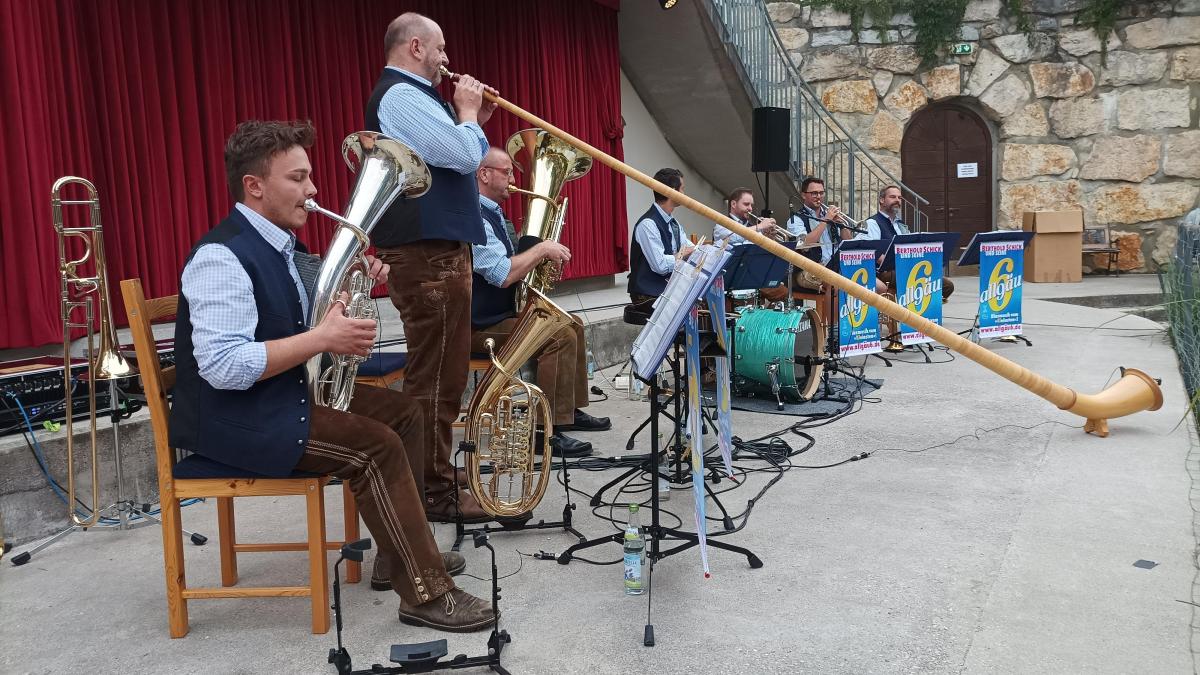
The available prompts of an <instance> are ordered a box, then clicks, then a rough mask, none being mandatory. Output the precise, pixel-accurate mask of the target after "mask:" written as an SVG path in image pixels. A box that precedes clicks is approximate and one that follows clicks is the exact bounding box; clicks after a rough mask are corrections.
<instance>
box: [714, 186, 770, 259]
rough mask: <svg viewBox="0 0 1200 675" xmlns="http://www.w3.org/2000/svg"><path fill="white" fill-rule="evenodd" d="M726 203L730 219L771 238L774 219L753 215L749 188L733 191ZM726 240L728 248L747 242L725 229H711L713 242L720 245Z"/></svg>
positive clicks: (752, 196) (751, 195)
mask: <svg viewBox="0 0 1200 675" xmlns="http://www.w3.org/2000/svg"><path fill="white" fill-rule="evenodd" d="M726 201H727V202H728V204H729V217H730V218H733V219H734V220H736V221H738V222H739V223H741V224H742V225H745V226H747V227H753V228H754V229H756V230H758V231H759V232H762V233H763V234H765V235H767V236H771V234H772V233H774V231H775V228H776V224H775V219H774V218H760V217H758V216H756V215H754V193H753V192H751V191H750V190H749V188H737V189H735V190H734V191H733V192H730V193H729V197H728V199H727V200H726ZM751 221H753V223H752V222H751ZM726 239H728V240H729V245H730V246H736V245H738V244H745V243H746V242H747V239H746V238H745V237H743V236H742V235H740V234H735V233H734V232H733V231H731V230H730V229H729V228H727V227H724V226H722V225H717V226H716V227H714V228H713V242H715V243H720V242H722V241H724V240H726Z"/></svg>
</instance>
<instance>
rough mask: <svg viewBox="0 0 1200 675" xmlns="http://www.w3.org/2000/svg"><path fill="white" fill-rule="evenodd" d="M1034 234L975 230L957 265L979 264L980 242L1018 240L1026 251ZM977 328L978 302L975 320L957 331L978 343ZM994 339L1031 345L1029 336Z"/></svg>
mask: <svg viewBox="0 0 1200 675" xmlns="http://www.w3.org/2000/svg"><path fill="white" fill-rule="evenodd" d="M1035 234H1037V233H1036V232H1026V231H1024V230H993V231H991V232H976V233H975V236H973V237H971V241H970V242H969V243H968V244H967V247H966V248H965V249H964V250H963V252H962V255H960V256H959V257H958V265H959V266H960V267H961V266H963V265H978V264H979V246H980V245H981V244H988V243H992V242H1001V241H1019V242H1021V243H1022V244H1024V246H1025V250H1027V251H1028V250H1029V242H1031V241H1033V235H1035ZM977 330H979V305H978V304H976V306H975V321H974V322H973V323H972V324H971V327H970V328H968V329H967V330H965V331H961V332H959V335H962V334H963V333H968V334H970V335H971V336H972V340H973V341H974V342H976V343H978V342H979V338H978V334H977V333H976V331H977ZM995 339H996V340H999V341H1001V342H1016V341H1017V340H1020V341H1021V342H1024V343H1025V346H1026V347H1032V346H1033V343H1032V342H1030V341H1029V338H1027V337H1025V336H1024V335H1005V336H1004V337H998V338H995Z"/></svg>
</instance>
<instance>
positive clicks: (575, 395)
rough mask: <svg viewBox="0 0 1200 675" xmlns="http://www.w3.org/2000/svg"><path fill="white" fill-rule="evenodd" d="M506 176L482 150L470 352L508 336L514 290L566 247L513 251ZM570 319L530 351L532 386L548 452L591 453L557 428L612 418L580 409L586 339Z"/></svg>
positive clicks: (509, 170)
mask: <svg viewBox="0 0 1200 675" xmlns="http://www.w3.org/2000/svg"><path fill="white" fill-rule="evenodd" d="M512 179H513V163H512V158H510V157H509V156H508V153H506V152H504V151H503V150H501V149H500V148H495V147H493V148H489V149H488V152H487V154H486V155H484V158H483V164H482V165H481V166H480V167H479V171H477V172H476V173H475V180H476V185H477V186H478V187H479V212H480V216H481V218H482V220H483V228H484V232H485V233H487V243H486V244H483V245H478V244H477V245H475V246H473V247H472V253H473V258H474V261H473V263H472V264H473V265H474V273H473V274H472V295H471V324H472V329H473V330H472V332H471V351H473V352H476V353H485V354H486V353H487V346H486V341H487V340H488V339H489V338H490V339H492V340H494V341H495V349H496V351H497V352H498V351H499V350H500V348H501V347H502V346H504V343H505V341H507V340H508V338H509V336H510V335H512V332H513V330H514V329H515V328H516V325H517V311H516V297H515V295H514V294H515V292H516V291H517V290H518V289H519V288H520V286H521V284H520V282H521V280H522V279H524V278H525V275H526V274H528V273H529V272H530V270H532V269H533V268H534V267H536V266H537V265H538V264H540V263H541V262H542V261H543V260H551V261H554V262H556V263H558V264H560V265H561V264H564V263H566V262H567V261H569V260H570V259H571V251H570V249H568V248H567V247H566V246H563V245H562V244H560V243H558V242H556V241H542V242H539V243H537V244H535V245H534V246H532V247H530V248H529V249H527V250H525V251H523V252H520V253H517V251H516V246H515V241H516V234H515V232H514V231H513V230H512V229H511V228H512V223H510V222H509V221H508V220H507V219H506V218H505V217H504V212H503V211H501V210H500V202H502V201H504V200H505V199H506V198H507V197H508V187H509V185H511V184H512ZM571 318H572V319H573V321H572V322H571V325H570V326H567V327H566V328H564V329H562V330H560V331H559V332H558V333H557V334H555V336H554V337H553V339H551V340H550V341H549V342H547V343H546V346H545V347H544V348H543V349H542V351H541V352H539V353H538V354H537V356H536V358H537V385H538V387H540V388H541V390H542V391H544V392H546V395H547V397H548V398H549V399H550V405H551V407H552V408H553V415H554V419H553V422H554V433H553V434H552V435H551V436H550V447H551V449H552V450H553V452H554V454H555V455H558V456H560V457H584V456H587V455H590V454H592V444H591V443H588V442H586V441H580V440H578V439H575V438H571V437H570V436H566V435H564V434H563V433H562V432H563V431H565V430H575V431H604V430H606V429H610V428H612V423H611V422H610V421H609V419H608V418H607V417H593V416H591V415H589V414H587V413H586V412H584V411H583V410H581V408H585V407H587V405H588V385H587V361H586V359H587V344H586V343H585V342H584V335H583V321H582V320H580V319H579V317H577V316H574V315H572V316H571Z"/></svg>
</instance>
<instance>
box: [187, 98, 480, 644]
mask: <svg viewBox="0 0 1200 675" xmlns="http://www.w3.org/2000/svg"><path fill="white" fill-rule="evenodd" d="M314 137H315V132H314V131H313V128H312V126H311V125H310V124H308V123H307V122H306V123H302V124H289V123H285V122H258V121H254V122H244V123H242V124H240V125H239V126H238V127H237V130H236V131H234V133H233V135H232V136H230V138H229V140H228V142H227V143H226V145H225V172H226V179H227V182H228V186H229V190H230V192H231V193H232V195H233V198H234V201H235V202H237V204H236V206H235V207H234V209H233V211H231V212H230V214H229V215H228V216H227V217H226V218H225V220H224V221H222V222H221V223H220V224H219V225H217V226H216V227H215V228H213V229H212V230H211V231H209V232H208V234H206V235H205V236H204V237H203V238H201V239H200V241H199V242H198V243H197V244H196V247H195V248H194V249H193V250H192V252H191V254H190V255H189V256H188V261H187V263H186V265H185V267H184V269H183V274H182V278H181V282H180V288H181V290H180V297H179V309H178V313H177V315H176V317H177V318H176V324H175V357H176V383H175V402H174V406H173V407H172V410H171V421H170V442H171V445H172V446H173V447H176V448H183V449H186V450H190V451H192V452H195V453H197V454H199V455H202V456H204V457H207V458H209V459H211V460H213V461H215V462H219V463H220V464H223V465H227V467H229V470H230V472H231V473H229V474H222V475H234V476H238V475H246V474H247V473H248V474H249V475H263V476H272V477H280V476H289V475H291V474H292V472H293V471H304V472H311V473H320V474H332V475H335V476H338V477H339V478H342V479H344V480H347V481H349V482H350V486H351V487H352V489H353V492H354V497H355V501H356V502H357V504H358V510H359V512H360V513H361V514H362V517H363V519H364V520H365V521H366V524H367V528H368V529H369V530H370V531H371V535H372V536H373V537H374V538H375V540H376V542H377V543H378V545H379V548H380V550H381V551H385V552H386V554H387V555H389V556H390V558H391V560H393V561H394V562H393V564H392V567H391V569H392V573H391V577H390V579H389V582H390V584H391V586H392V588H393V589H394V590H395V592H396V593H397V594H398V595H399V596H400V609H399V616H400V618H401V620H403V621H406V622H409V623H415V624H419V625H424V626H428V627H431V628H436V629H439V630H446V631H473V630H478V629H481V628H486V627H487V626H488V625H490V624H491V622H492V620H493V612H492V609H491V605H490V604H489V603H486V602H484V601H483V600H480V599H479V598H476V597H474V596H472V595H469V594H467V593H465V592H463V591H462V590H460V589H458V588H456V587H455V585H454V581H452V580H451V578H450V574H449V573H448V571H447V567H454V566H458V567H459V568H460V569H461V567H462V566H463V565H465V563H463V561H462V556H461V555H459V554H457V553H454V554H446V556H443V555H442V554H440V553H438V549H437V546H436V544H435V542H434V540H433V537H432V535H431V534H430V531H429V527H428V525H426V522H425V517H424V513H423V511H422V509H421V506H422V504H421V490H420V474H419V473H418V472H417V471H416V468H417V467H420V466H421V451H422V449H423V446H422V443H421V429H422V419H421V413H420V409H419V407H418V406H417V404H416V402H415V401H414V400H413V399H412V398H411V397H410V396H409V395H407V394H403V393H400V392H397V391H393V390H390V389H381V388H376V387H369V386H364V385H359V386H358V387H357V389H356V391H355V396H354V400H353V402H352V403H351V404H350V408H349V410H348V411H346V412H341V411H338V410H336V409H334V408H329V407H323V406H313V405H312V404H311V403H310V402H309V400H308V399H309V396H310V395H309V391H308V386H307V381H306V377H305V369H304V364H305V362H306V361H307V360H308V359H309V358H311V357H313V356H315V355H317V354H321V353H324V352H332V353H336V354H357V355H360V356H366V355H367V354H368V353H369V352H370V350H371V347H372V345H373V344H374V342H375V322H374V321H372V320H369V319H351V318H349V317H347V316H346V315H345V313H344V312H345V302H346V300H345V299H343V300H341V301H340V302H335V303H334V305H333V307H332V308H331V309H330V311H329V312H328V313H327V314H326V315H325V317H324V318H323V319H322V320H321V322H320V323H318V324H317V325H315V326H314V327H313V328H312V329H308V328H306V326H305V315H306V314H307V311H308V302H309V290H308V288H311V286H312V283H313V281H314V278H307V284H308V285H307V286H306V285H305V282H306V277H305V275H304V274H303V270H302V268H300V267H298V266H297V264H296V258H297V256H299V255H300V254H301V253H302V252H303V246H302V245H300V244H299V243H298V242H297V240H296V236H295V230H298V229H299V228H301V227H303V225H304V223H305V221H306V220H307V218H308V212H307V211H306V210H305V208H304V202H305V200H307V199H310V198H312V197H313V196H315V195H316V193H317V189H316V187H315V186H314V185H313V181H312V166H311V164H310V163H309V159H308V153H307V151H306V148H308V147H310V146H311V145H312V144H313V141H314ZM367 262H368V265H369V273H370V276H371V277H372V278H373V279H375V280H377V281H380V282H382V281H385V280H386V279H387V277H388V272H389V269H388V265H387V264H385V263H383V262H381V261H379V260H376V259H374V258H371V257H370V256H368V261H367ZM303 269H308V270H311V271H313V272H315V271H316V268H315V267H312V266H307V267H305V268H303ZM314 276H315V275H314ZM343 298H345V295H344V294H343Z"/></svg>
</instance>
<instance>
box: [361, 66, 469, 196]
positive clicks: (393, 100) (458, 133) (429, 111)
mask: <svg viewBox="0 0 1200 675" xmlns="http://www.w3.org/2000/svg"><path fill="white" fill-rule="evenodd" d="M388 68H391V69H392V70H396V71H399V72H402V73H404V74H405V75H407V76H409V77H411V78H413V79H415V80H418V81H420V82H424V83H425V84H432V83H431V82H430V81H429V80H426V79H425V78H423V77H421V76H420V75H415V74H413V73H410V72H408V71H407V70H402V69H400V68H395V67H393V66H388ZM379 130H380V131H382V132H383V133H384V134H385V135H387V136H390V137H392V138H394V139H396V140H398V141H400V142H401V143H404V144H405V145H407V146H409V147H410V148H412V149H413V150H416V151H417V154H418V155H420V156H421V159H423V160H425V163H426V164H429V165H431V166H438V167H442V168H444V169H453V170H454V171H457V172H458V173H461V174H463V175H464V176H465V175H467V174H470V173H474V172H475V170H476V169H478V168H479V163H480V162H482V161H483V155H484V154H485V153H486V152H487V149H488V140H487V136H485V135H484V134H483V129H481V128H479V125H478V124H476V123H474V122H464V123H462V124H455V122H454V119H453V118H451V117H450V114H449V113H448V112H446V110H445V109H443V108H442V107H441V106H439V105H438V104H437V101H434V100H433V99H432V98H430V97H429V96H428V95H426V94H425V92H423V91H420V90H418V89H417V88H416V87H414V86H412V85H411V84H405V83H400V84H396V85H393V86H392V87H391V88H390V89H388V90H387V93H386V94H384V95H383V98H382V99H381V100H380V101H379Z"/></svg>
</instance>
